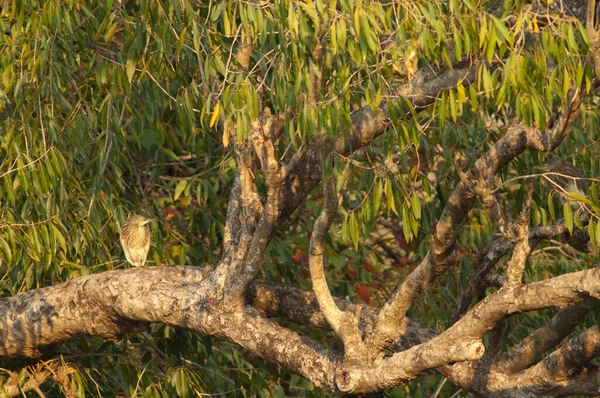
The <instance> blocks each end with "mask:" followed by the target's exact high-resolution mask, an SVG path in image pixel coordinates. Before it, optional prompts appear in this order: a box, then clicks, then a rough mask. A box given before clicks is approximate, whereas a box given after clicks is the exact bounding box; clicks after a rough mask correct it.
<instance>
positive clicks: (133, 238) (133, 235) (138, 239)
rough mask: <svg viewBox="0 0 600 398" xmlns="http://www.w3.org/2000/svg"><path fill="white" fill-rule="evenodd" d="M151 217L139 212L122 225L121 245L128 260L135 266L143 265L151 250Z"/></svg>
mask: <svg viewBox="0 0 600 398" xmlns="http://www.w3.org/2000/svg"><path fill="white" fill-rule="evenodd" d="M150 221H152V219H151V218H145V217H143V216H140V215H138V214H135V215H133V216H131V217H130V218H128V219H127V221H125V224H123V226H122V227H121V234H120V235H121V236H120V240H121V246H122V247H123V251H124V252H125V257H127V261H129V263H130V264H131V265H133V266H134V267H143V266H144V263H145V262H146V256H148V251H149V250H150V230H149V229H148V226H147V225H146V224H148V223H149V222H150Z"/></svg>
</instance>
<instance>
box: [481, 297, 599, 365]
mask: <svg viewBox="0 0 600 398" xmlns="http://www.w3.org/2000/svg"><path fill="white" fill-rule="evenodd" d="M594 301H595V300H594V299H592V298H588V299H586V300H584V301H582V302H580V303H577V304H575V305H572V306H569V307H566V308H564V309H562V310H560V311H558V312H557V313H556V315H554V316H553V317H552V319H550V321H549V322H548V323H547V324H546V325H544V326H543V327H541V328H539V329H537V330H536V331H534V332H533V333H531V334H530V335H529V336H527V337H526V338H524V339H523V340H521V341H520V342H519V343H518V344H516V345H515V346H513V347H512V348H511V349H510V350H509V351H508V352H506V353H504V354H502V355H501V356H500V357H499V358H498V363H496V364H495V365H494V366H492V370H497V371H499V372H502V373H507V374H510V373H516V372H519V371H521V370H523V369H524V368H525V367H527V366H528V365H530V364H531V363H533V361H535V359H536V358H537V357H539V356H541V355H542V354H543V353H545V352H546V351H548V350H549V349H551V348H552V347H554V346H555V345H556V344H558V343H559V342H560V341H561V340H562V339H564V338H565V337H567V336H568V335H569V333H571V331H572V330H573V329H574V328H575V326H577V324H578V323H579V321H580V320H581V318H583V316H585V314H587V313H588V312H589V311H591V310H592V308H593V307H594Z"/></svg>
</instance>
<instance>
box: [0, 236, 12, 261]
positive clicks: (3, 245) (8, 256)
mask: <svg viewBox="0 0 600 398" xmlns="http://www.w3.org/2000/svg"><path fill="white" fill-rule="evenodd" d="M0 249H1V250H2V253H3V254H4V255H3V257H4V259H5V260H6V263H5V264H3V265H4V266H7V267H10V266H11V265H12V252H11V251H10V247H9V246H8V243H7V242H6V241H5V240H4V239H3V238H1V237H0Z"/></svg>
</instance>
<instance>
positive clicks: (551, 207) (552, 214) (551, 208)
mask: <svg viewBox="0 0 600 398" xmlns="http://www.w3.org/2000/svg"><path fill="white" fill-rule="evenodd" d="M546 203H548V212H549V213H550V218H551V219H552V220H556V212H555V211H554V196H553V195H552V192H549V193H548V197H547V199H546Z"/></svg>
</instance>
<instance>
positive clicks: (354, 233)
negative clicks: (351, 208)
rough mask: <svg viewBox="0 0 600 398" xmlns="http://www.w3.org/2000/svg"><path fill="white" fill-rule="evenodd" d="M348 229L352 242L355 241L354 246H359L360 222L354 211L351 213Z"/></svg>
mask: <svg viewBox="0 0 600 398" xmlns="http://www.w3.org/2000/svg"><path fill="white" fill-rule="evenodd" d="M348 229H349V232H350V237H351V238H352V242H353V243H354V248H356V249H357V248H358V222H357V221H356V217H355V216H354V213H352V214H350V219H349V220H348Z"/></svg>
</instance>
